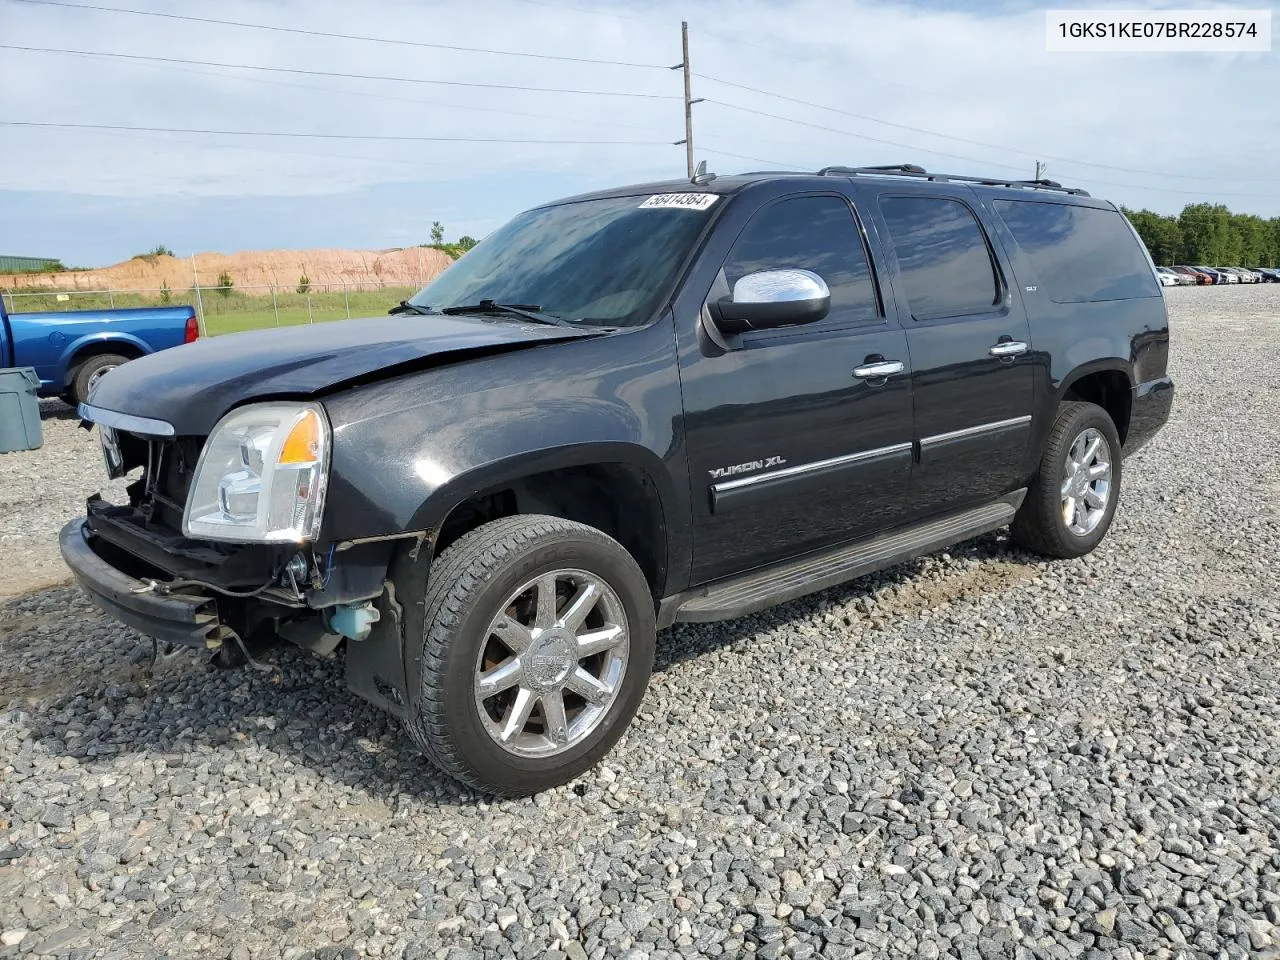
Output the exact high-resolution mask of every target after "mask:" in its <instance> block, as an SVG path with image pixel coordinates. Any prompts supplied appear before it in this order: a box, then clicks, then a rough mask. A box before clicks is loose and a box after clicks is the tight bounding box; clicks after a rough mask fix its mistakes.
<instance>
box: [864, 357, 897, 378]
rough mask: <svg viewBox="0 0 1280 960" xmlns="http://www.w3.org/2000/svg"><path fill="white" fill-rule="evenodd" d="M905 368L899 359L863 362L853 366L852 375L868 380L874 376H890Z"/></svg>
mask: <svg viewBox="0 0 1280 960" xmlns="http://www.w3.org/2000/svg"><path fill="white" fill-rule="evenodd" d="M905 369H906V364H904V363H903V362H902V361H901V360H881V361H880V362H878V363H865V364H863V365H862V366H860V367H854V368H853V375H854V376H855V377H857V378H858V379H859V380H870V379H873V378H875V377H891V376H893V375H894V374H895V373H901V372H902V371H903V370H905Z"/></svg>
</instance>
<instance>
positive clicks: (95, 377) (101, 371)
mask: <svg viewBox="0 0 1280 960" xmlns="http://www.w3.org/2000/svg"><path fill="white" fill-rule="evenodd" d="M116 367H117V364H114V363H112V364H108V365H107V366H105V367H99V368H98V369H97V370H95V371H93V373H91V374H89V384H88V386H89V389H88V391H87V395H88V396H92V395H93V388H94V387H96V386H97V385H98V381H99V380H101V379H102V378H103V377H105V376H106V375H107V374H108V373H110V372H111V371H112V370H114V369H115V368H116Z"/></svg>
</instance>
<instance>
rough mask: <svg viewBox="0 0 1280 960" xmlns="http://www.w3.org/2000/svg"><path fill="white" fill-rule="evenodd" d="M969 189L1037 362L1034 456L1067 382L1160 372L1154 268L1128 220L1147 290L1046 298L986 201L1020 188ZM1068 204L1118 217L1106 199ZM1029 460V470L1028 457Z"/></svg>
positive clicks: (1161, 336)
mask: <svg viewBox="0 0 1280 960" xmlns="http://www.w3.org/2000/svg"><path fill="white" fill-rule="evenodd" d="M975 192H977V193H979V194H980V202H981V203H982V205H983V208H984V210H983V219H984V221H985V222H986V224H987V225H988V227H989V229H990V230H991V231H992V232H993V234H995V235H996V237H997V238H998V240H999V243H1000V246H1001V249H1002V251H1003V252H1004V254H1005V255H1006V256H1007V257H1008V259H1009V263H1010V265H1011V267H1012V269H1013V273H1014V276H1015V278H1016V282H1017V284H1018V286H1019V288H1020V290H1021V293H1022V303H1023V306H1024V307H1025V309H1026V312H1027V319H1028V321H1029V323H1030V329H1031V348H1032V351H1033V356H1034V359H1035V364H1036V387H1035V391H1036V393H1035V408H1034V410H1033V420H1032V430H1033V437H1032V444H1031V450H1032V452H1033V454H1035V456H1036V460H1037V461H1038V451H1039V450H1041V449H1042V448H1043V444H1044V441H1045V439H1046V438H1047V436H1048V432H1049V429H1050V428H1051V427H1052V424H1053V418H1054V416H1055V414H1056V411H1057V407H1058V404H1059V403H1060V402H1061V401H1062V398H1063V396H1064V395H1065V394H1066V392H1067V391H1068V390H1069V389H1070V387H1071V384H1072V383H1074V382H1076V381H1077V380H1079V379H1081V378H1082V377H1085V376H1088V375H1089V374H1091V373H1097V372H1099V371H1103V370H1115V371H1118V372H1121V373H1123V374H1124V375H1125V376H1126V377H1127V378H1128V380H1129V384H1130V386H1131V387H1134V388H1140V387H1141V385H1143V384H1150V383H1152V382H1154V381H1158V380H1160V379H1162V378H1163V377H1165V375H1166V371H1167V367H1168V359H1169V314H1168V310H1167V308H1166V305H1165V299H1164V293H1163V288H1162V287H1161V286H1160V283H1159V280H1158V279H1156V277H1155V266H1154V264H1151V261H1150V257H1149V256H1148V255H1147V253H1146V248H1145V247H1144V246H1143V245H1142V242H1141V240H1140V239H1138V236H1137V234H1136V233H1135V232H1134V231H1133V229H1132V227H1131V226H1130V227H1128V229H1129V232H1130V233H1131V234H1132V236H1133V242H1134V243H1136V244H1138V246H1139V247H1140V248H1141V249H1142V251H1143V256H1144V258H1145V259H1146V260H1147V262H1148V264H1149V265H1150V269H1151V273H1152V281H1151V282H1152V286H1153V288H1154V295H1153V296H1150V297H1140V298H1135V299H1126V300H1099V301H1090V302H1082V303H1065V302H1057V301H1055V300H1053V299H1052V298H1051V297H1050V296H1049V293H1048V290H1047V287H1046V285H1045V284H1044V283H1043V282H1042V280H1041V278H1040V277H1039V276H1038V275H1037V272H1036V270H1035V268H1034V266H1033V265H1032V263H1031V260H1030V258H1029V257H1028V256H1027V254H1026V253H1025V251H1023V249H1022V248H1021V247H1020V246H1019V245H1018V243H1017V241H1016V240H1015V239H1014V237H1013V235H1012V233H1010V231H1009V229H1008V227H1007V226H1006V225H1005V223H1004V221H1003V219H1001V217H1000V216H999V215H998V214H997V213H996V212H995V209H994V207H993V206H992V205H991V201H992V200H998V199H1012V200H1019V199H1021V200H1026V199H1028V197H1027V195H1026V192H1025V191H1014V190H1010V191H1001V190H994V191H975ZM1037 199H1041V198H1037ZM1042 199H1053V198H1052V197H1044V198H1042ZM1075 202H1078V203H1080V204H1081V205H1084V206H1090V207H1094V208H1096V209H1105V210H1108V211H1112V212H1114V213H1115V215H1116V216H1121V214H1120V213H1119V211H1118V210H1116V208H1115V207H1114V206H1113V205H1112V204H1110V203H1108V202H1106V201H1102V200H1098V199H1095V198H1082V199H1080V200H1078V201H1075ZM1126 224H1127V221H1126ZM1028 466H1029V469H1030V470H1034V467H1035V463H1030V464H1029V465H1028Z"/></svg>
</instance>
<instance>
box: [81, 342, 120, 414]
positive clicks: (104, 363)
mask: <svg viewBox="0 0 1280 960" xmlns="http://www.w3.org/2000/svg"><path fill="white" fill-rule="evenodd" d="M128 362H129V358H128V357H122V356H120V355H119V354H118V353H100V354H98V355H97V356H94V357H90V358H89V359H88V360H86V361H85V362H84V363H82V364H80V369H79V370H77V371H76V375H75V377H74V378H73V379H72V381H71V395H72V401H73V402H74V403H84V402H85V401H86V400H88V399H89V394H90V393H91V392H92V390H93V388H94V387H95V386H97V384H98V381H99V380H101V379H102V378H103V377H105V376H106V375H107V374H108V373H110V372H111V371H112V370H114V369H115V368H116V367H118V366H121V365H122V364H125V363H128Z"/></svg>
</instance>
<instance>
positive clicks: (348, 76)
mask: <svg viewBox="0 0 1280 960" xmlns="http://www.w3.org/2000/svg"><path fill="white" fill-rule="evenodd" d="M23 2H26V0H23ZM0 50H22V51H25V52H27V53H57V54H68V55H71V56H77V57H106V58H107V59H112V60H139V61H150V62H152V63H181V64H188V65H193V66H199V67H223V68H226V69H231V70H260V71H263V72H266V73H293V74H301V75H303V76H308V77H339V78H341V79H344V80H385V81H389V82H392V83H425V84H432V85H437V86H445V87H475V88H479V89H484V90H519V91H522V92H526V93H567V94H575V95H578V96H589V97H628V98H633V99H640V100H680V99H683V98H681V97H677V96H675V95H674V94H665V93H632V92H629V91H621V90H580V89H567V88H564V87H526V86H522V85H519V84H511V83H473V82H469V81H465V80H427V79H424V78H422V77H392V76H383V75H378V74H365V73H340V72H337V71H333V70H304V69H302V68H301V67H266V66H262V65H260V64H252V63H223V62H220V61H217V60H191V59H187V58H183V57H156V56H147V55H143V54H140V53H109V52H106V51H102V50H67V49H63V48H60V47H26V46H18V45H16V44H9V43H0Z"/></svg>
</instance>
